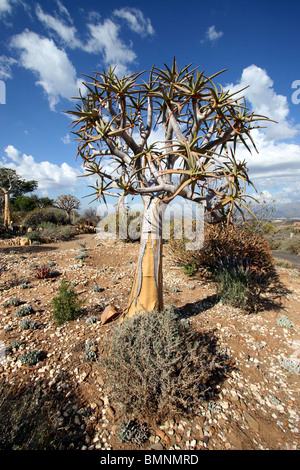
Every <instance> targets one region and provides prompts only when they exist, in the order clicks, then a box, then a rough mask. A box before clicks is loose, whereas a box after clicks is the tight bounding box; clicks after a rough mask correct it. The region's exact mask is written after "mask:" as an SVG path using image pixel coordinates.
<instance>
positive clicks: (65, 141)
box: [60, 134, 71, 145]
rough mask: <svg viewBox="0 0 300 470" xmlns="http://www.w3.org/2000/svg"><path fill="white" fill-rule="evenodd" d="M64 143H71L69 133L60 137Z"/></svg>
mask: <svg viewBox="0 0 300 470" xmlns="http://www.w3.org/2000/svg"><path fill="white" fill-rule="evenodd" d="M60 140H61V141H62V142H63V143H64V144H66V145H67V144H70V143H71V137H70V134H67V135H65V136H64V137H62V138H61V139H60Z"/></svg>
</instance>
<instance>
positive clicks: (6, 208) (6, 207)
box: [3, 192, 11, 227]
mask: <svg viewBox="0 0 300 470" xmlns="http://www.w3.org/2000/svg"><path fill="white" fill-rule="evenodd" d="M3 223H4V226H5V227H9V225H10V224H11V207H10V194H9V193H8V192H5V193H4V220H3Z"/></svg>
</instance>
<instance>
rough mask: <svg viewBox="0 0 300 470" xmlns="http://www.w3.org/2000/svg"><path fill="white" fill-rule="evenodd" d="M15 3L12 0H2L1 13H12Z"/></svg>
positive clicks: (0, 3)
mask: <svg viewBox="0 0 300 470" xmlns="http://www.w3.org/2000/svg"><path fill="white" fill-rule="evenodd" d="M13 3H14V2H13V1H12V0H0V15H1V14H2V13H11V9H12V4H13Z"/></svg>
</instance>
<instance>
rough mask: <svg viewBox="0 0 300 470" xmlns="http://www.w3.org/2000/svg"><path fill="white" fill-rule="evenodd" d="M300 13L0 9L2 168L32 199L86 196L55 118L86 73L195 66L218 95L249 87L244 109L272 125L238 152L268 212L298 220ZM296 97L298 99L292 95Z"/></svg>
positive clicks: (121, 4) (19, 5) (200, 8)
mask: <svg viewBox="0 0 300 470" xmlns="http://www.w3.org/2000/svg"><path fill="white" fill-rule="evenodd" d="M299 18H300V4H299V3H298V2H296V1H290V0H287V1H286V2H284V5H283V4H280V3H279V2H272V3H271V2H269V1H266V0H261V1H256V0H253V1H251V2H238V1H234V0H231V1H221V0H211V1H210V2H200V1H194V0H191V1H189V2H182V1H180V2H179V1H177V0H174V1H169V0H161V1H157V0H152V1H151V2H140V1H139V2H134V1H118V0H116V1H115V2H103V1H100V0H90V1H88V2H83V1H78V0H73V1H70V0H43V1H40V2H33V1H30V0H0V24H1V29H0V80H1V82H0V102H1V104H0V126H1V129H0V166H6V167H10V168H13V169H15V170H16V171H17V172H18V173H19V174H20V175H21V176H23V177H24V178H25V179H36V180H37V181H38V182H39V189H38V191H37V193H38V194H39V195H47V196H49V197H52V198H56V197H57V196H58V195H59V194H74V195H76V196H77V197H78V198H79V199H80V200H81V202H82V208H83V209H84V208H85V207H87V206H88V202H89V199H87V198H85V199H81V198H82V197H83V196H85V195H87V194H89V193H90V189H89V188H87V180H86V179H85V178H78V175H80V174H82V169H81V165H80V161H76V160H75V156H76V142H75V141H74V138H73V136H72V134H71V128H70V127H68V125H69V123H70V118H69V117H68V116H66V115H65V114H63V113H62V111H64V110H68V109H74V107H75V102H74V100H73V101H72V100H70V98H71V97H72V96H76V95H77V94H78V87H79V86H80V83H81V80H82V78H83V77H82V75H81V74H82V73H86V74H90V73H91V72H93V71H95V70H103V68H107V67H108V66H109V65H116V66H117V67H118V70H119V71H120V72H130V73H133V72H137V71H140V70H144V69H147V70H149V69H150V68H151V66H152V65H153V64H155V65H157V66H158V67H161V66H163V64H164V63H165V62H166V63H168V64H171V62H172V59H173V56H175V57H176V60H177V62H178V65H179V66H180V67H183V66H185V65H187V64H188V63H190V62H192V63H193V64H194V66H198V65H199V67H200V68H201V69H204V70H205V72H206V74H209V75H211V74H213V73H215V72H217V71H218V70H221V69H223V68H227V69H228V70H227V72H225V73H224V74H222V75H221V76H220V77H219V81H220V82H221V83H222V85H223V86H230V87H231V88H233V89H238V88H242V87H244V86H246V85H250V87H249V88H248V89H247V90H246V91H245V92H244V93H245V96H246V99H247V102H248V105H249V107H251V108H252V109H253V110H254V111H255V112H258V113H259V114H266V115H268V116H269V117H270V118H272V119H275V120H276V121H277V124H272V125H270V126H269V127H268V128H267V129H265V130H257V131H255V133H254V139H255V141H256V143H257V147H258V149H259V154H256V153H253V154H252V155H249V154H248V153H244V152H242V153H241V155H240V157H241V159H243V158H246V159H247V161H248V167H249V171H250V176H251V178H252V179H253V181H254V182H255V184H256V186H257V189H258V191H259V192H261V191H264V197H265V199H266V200H271V199H273V198H275V200H276V202H277V205H278V206H280V207H282V208H285V209H286V208H288V210H293V214H294V215H298V216H300V209H299V208H300V183H299V178H300V66H299V42H300V41H299ZM293 87H294V88H293Z"/></svg>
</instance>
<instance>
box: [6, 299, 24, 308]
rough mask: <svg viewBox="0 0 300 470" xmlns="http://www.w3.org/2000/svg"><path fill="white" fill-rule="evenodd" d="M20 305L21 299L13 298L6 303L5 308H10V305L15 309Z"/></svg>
mask: <svg viewBox="0 0 300 470" xmlns="http://www.w3.org/2000/svg"><path fill="white" fill-rule="evenodd" d="M20 304H21V301H20V299H18V298H17V297H11V298H10V299H8V300H7V301H5V302H4V304H3V307H5V308H6V307H9V305H13V306H14V307H17V306H18V305H20Z"/></svg>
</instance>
